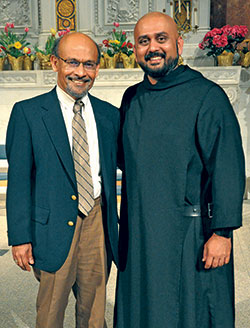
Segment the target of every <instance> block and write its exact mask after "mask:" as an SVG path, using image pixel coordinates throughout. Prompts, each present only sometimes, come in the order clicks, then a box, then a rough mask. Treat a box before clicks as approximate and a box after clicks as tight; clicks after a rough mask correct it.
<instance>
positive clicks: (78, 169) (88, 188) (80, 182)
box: [72, 99, 94, 215]
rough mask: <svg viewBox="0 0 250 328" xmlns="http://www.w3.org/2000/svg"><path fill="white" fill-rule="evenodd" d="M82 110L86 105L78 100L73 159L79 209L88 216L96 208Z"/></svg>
mask: <svg viewBox="0 0 250 328" xmlns="http://www.w3.org/2000/svg"><path fill="white" fill-rule="evenodd" d="M82 109H84V103H83V102H82V101H81V100H79V99H78V100H77V101H76V102H75V104H74V107H73V112H74V117H73V120H72V138H73V158H74V166H75V175H76V181H77V189H78V198H79V202H78V208H79V210H80V211H81V212H82V213H83V214H84V215H88V213H89V212H90V211H91V209H92V208H93V206H94V190H93V180H92V175H91V168H90V162H89V145H88V139H87V133H86V126H85V122H84V119H83V117H82V113H81V111H82Z"/></svg>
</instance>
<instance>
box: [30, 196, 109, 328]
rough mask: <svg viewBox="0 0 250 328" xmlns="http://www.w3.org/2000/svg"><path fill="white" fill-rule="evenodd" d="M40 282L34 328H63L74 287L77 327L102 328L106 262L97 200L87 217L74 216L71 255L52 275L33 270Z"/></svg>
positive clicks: (103, 325) (98, 201) (99, 208)
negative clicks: (69, 298)
mask: <svg viewBox="0 0 250 328" xmlns="http://www.w3.org/2000/svg"><path fill="white" fill-rule="evenodd" d="M34 274H35V277H36V278H37V279H38V281H39V282H40V286H39V291H38V296H37V320H36V328H63V320H64V313H65V309H66V306H67V304H68V297H69V294H70V291H71V289H72V287H73V286H74V294H75V297H76V327H77V328H102V327H105V326H106V324H105V322H104V313H105V301H106V282H107V259H106V249H105V240H104V231H103V223H102V213H101V205H100V198H98V199H97V200H96V202H95V206H94V208H93V209H92V210H91V212H90V213H89V215H88V216H87V217H85V218H84V219H82V218H81V217H77V222H76V227H75V233H74V237H73V240H72V244H71V248H70V252H69V254H68V257H67V259H66V261H65V262H64V264H63V266H62V267H61V268H60V269H59V270H58V271H56V272H55V273H49V272H45V271H42V270H38V269H36V268H34Z"/></svg>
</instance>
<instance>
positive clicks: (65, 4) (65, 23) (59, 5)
mask: <svg viewBox="0 0 250 328" xmlns="http://www.w3.org/2000/svg"><path fill="white" fill-rule="evenodd" d="M56 25H57V30H58V31H62V30H65V29H67V28H69V29H70V30H71V31H76V0H56Z"/></svg>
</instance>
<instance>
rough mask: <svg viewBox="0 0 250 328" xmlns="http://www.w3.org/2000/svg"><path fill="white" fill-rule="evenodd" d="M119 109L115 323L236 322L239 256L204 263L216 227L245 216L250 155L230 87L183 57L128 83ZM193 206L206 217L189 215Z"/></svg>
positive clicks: (183, 327)
mask: <svg viewBox="0 0 250 328" xmlns="http://www.w3.org/2000/svg"><path fill="white" fill-rule="evenodd" d="M121 114H122V137H121V139H122V144H123V149H122V148H121V150H122V151H121V153H122V155H123V156H121V157H123V161H122V163H121V165H122V168H123V187H122V204H121V216H120V272H119V274H118V282H117V293H116V309H115V327H117V328H163V327H167V328H211V327H213V328H225V327H226V328H233V327H234V281H233V259H232V258H231V260H230V263H229V264H228V265H225V266H223V267H220V268H216V269H210V270H205V269H204V265H203V262H202V253H203V246H204V243H205V242H206V241H207V240H208V239H209V238H210V236H211V235H212V233H213V230H215V229H219V228H227V227H229V228H233V229H236V228H238V227H240V226H241V220H242V199H243V192H244V181H245V174H244V157H243V151H242V143H241V136H240V129H239V125H238V122H237V119H236V117H235V114H234V111H233V108H232V106H231V104H230V102H229V100H228V98H227V96H226V94H225V92H224V91H223V90H222V89H221V88H220V87H219V86H218V85H216V84H215V83H213V82H211V81H209V80H207V79H205V78H204V77H203V76H202V74H200V73H199V72H197V71H195V70H192V69H190V68H189V67H188V66H180V67H178V68H177V69H175V70H174V71H172V72H171V73H170V74H168V75H166V76H165V77H163V78H162V79H160V80H159V81H158V82H157V84H155V85H152V84H151V83H150V82H149V80H148V78H147V76H145V78H144V80H143V82H141V83H139V84H137V85H135V86H132V87H130V88H128V89H127V90H126V92H125V94H124V97H123V101H122V106H121ZM208 203H213V218H212V219H211V218H209V217H208V215H207V204H208ZM189 205H200V206H201V208H202V216H200V217H191V216H185V215H184V213H185V207H186V206H189Z"/></svg>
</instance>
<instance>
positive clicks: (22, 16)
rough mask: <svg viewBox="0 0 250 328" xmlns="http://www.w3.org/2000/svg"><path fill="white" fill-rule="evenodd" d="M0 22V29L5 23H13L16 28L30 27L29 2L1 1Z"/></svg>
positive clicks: (25, 0)
mask: <svg viewBox="0 0 250 328" xmlns="http://www.w3.org/2000/svg"><path fill="white" fill-rule="evenodd" d="M0 22H1V23H0V24H1V27H4V26H5V24H6V23H7V22H11V23H14V24H15V26H16V27H26V26H30V25H31V3H30V0H1V1H0Z"/></svg>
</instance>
